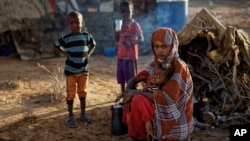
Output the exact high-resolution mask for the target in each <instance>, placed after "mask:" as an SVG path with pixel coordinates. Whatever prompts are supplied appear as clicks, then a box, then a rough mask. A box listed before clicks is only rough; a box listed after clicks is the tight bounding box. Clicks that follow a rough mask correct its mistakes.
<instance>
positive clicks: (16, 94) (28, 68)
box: [0, 0, 250, 141]
mask: <svg viewBox="0 0 250 141" xmlns="http://www.w3.org/2000/svg"><path fill="white" fill-rule="evenodd" d="M237 3H239V4H237ZM204 7H206V8H207V9H209V10H210V11H211V12H212V13H213V14H214V15H215V17H216V18H217V19H218V20H219V21H220V22H221V23H222V24H224V25H232V26H235V27H237V28H242V29H244V30H245V31H247V32H248V34H249V33H250V19H249V16H250V14H249V13H250V8H249V7H250V2H247V0H245V1H243V0H238V1H236V2H233V0H232V1H226V2H223V1H222V2H218V0H217V1H213V2H211V1H210V2H209V1H208V0H202V1H198V0H191V1H189V17H192V16H194V15H195V13H197V12H199V11H200V9H201V8H204ZM151 59H152V56H140V59H139V69H142V68H144V67H145V66H146V64H147V63H148V62H149V61H150V60H151ZM64 60H65V58H63V57H61V58H51V59H42V60H33V61H21V60H20V59H19V58H17V57H7V58H6V57H0V141H1V140H17V141H45V140H48V141H50V140H54V141H59V140H60V141H68V140H74V141H77V140H84V141H125V140H129V138H128V137H127V135H122V136H114V135H111V110H110V108H111V106H112V105H114V104H115V103H114V102H113V101H114V99H115V97H116V96H117V95H118V94H119V85H117V83H116V79H115V69H116V58H115V57H113V58H110V57H105V56H103V55H95V56H92V57H91V59H90V66H89V69H90V72H91V73H90V81H89V95H88V98H87V101H88V102H87V113H88V114H89V115H91V116H92V117H93V118H94V119H93V123H92V124H88V125H84V124H83V123H81V122H80V121H78V127H77V128H75V129H71V128H68V127H66V126H65V123H64V118H65V117H66V116H67V109H66V104H65V101H64V99H63V96H64V95H57V96H58V97H59V99H60V100H56V101H53V100H52V97H53V95H52V94H51V93H52V91H53V88H54V87H53V86H52V84H53V81H52V80H53V79H51V78H50V77H49V73H48V72H46V71H45V70H44V69H42V68H40V67H38V66H37V63H40V64H41V65H44V66H46V67H47V68H48V69H49V70H51V71H53V70H54V69H56V68H60V67H59V66H58V65H61V66H63V65H64ZM62 83H64V82H62ZM79 110H80V109H79V103H78V100H77V99H76V104H75V109H74V111H75V114H76V117H78V116H79V112H80V111H79ZM191 140H192V141H210V140H223V141H224V140H226V141H229V132H228V131H227V130H223V129H221V128H214V129H207V130H202V131H201V132H196V133H194V134H193V135H192V137H191Z"/></svg>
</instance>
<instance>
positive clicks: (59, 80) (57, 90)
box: [37, 63, 66, 100]
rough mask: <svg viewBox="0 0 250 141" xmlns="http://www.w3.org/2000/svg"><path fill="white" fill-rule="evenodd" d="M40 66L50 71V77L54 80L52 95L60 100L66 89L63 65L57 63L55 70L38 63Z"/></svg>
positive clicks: (54, 98)
mask: <svg viewBox="0 0 250 141" xmlns="http://www.w3.org/2000/svg"><path fill="white" fill-rule="evenodd" d="M37 65H38V67H40V68H42V69H44V70H45V71H47V72H48V74H49V78H50V79H51V82H52V89H53V90H52V96H53V98H52V99H53V100H59V99H60V98H61V96H62V94H63V92H64V91H65V87H66V86H65V77H64V75H63V73H64V69H63V67H62V66H60V65H59V64H57V65H56V66H55V67H54V68H53V70H49V69H48V68H47V67H46V66H44V65H41V64H39V63H37Z"/></svg>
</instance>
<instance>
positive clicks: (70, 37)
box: [54, 32, 96, 76]
mask: <svg viewBox="0 0 250 141" xmlns="http://www.w3.org/2000/svg"><path fill="white" fill-rule="evenodd" d="M95 45H96V43H95V40H94V39H93V37H92V36H91V35H90V34H89V33H85V32H83V33H81V34H67V35H64V36H62V37H61V38H59V39H58V40H57V41H56V42H55V43H54V47H55V48H60V47H62V48H63V49H64V50H66V52H67V54H68V56H67V60H66V66H65V71H64V72H65V75H66V76H69V75H71V74H76V73H80V72H83V73H86V74H88V56H89V53H90V52H91V51H92V50H93V49H94V47H95Z"/></svg>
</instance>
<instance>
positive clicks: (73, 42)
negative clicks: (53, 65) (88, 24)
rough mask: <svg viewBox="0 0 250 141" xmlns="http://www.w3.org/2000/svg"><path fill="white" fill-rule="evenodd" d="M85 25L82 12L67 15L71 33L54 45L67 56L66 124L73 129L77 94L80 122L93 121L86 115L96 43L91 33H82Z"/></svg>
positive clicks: (75, 125)
mask: <svg viewBox="0 0 250 141" xmlns="http://www.w3.org/2000/svg"><path fill="white" fill-rule="evenodd" d="M84 24H85V22H84V20H83V17H82V14H81V13H80V12H77V11H74V12H70V13H69V14H68V15H67V26H68V28H69V30H70V31H71V33H69V34H66V35H64V36H62V37H61V38H59V39H58V40H57V41H56V42H55V43H54V48H55V50H56V51H62V52H63V53H65V54H66V55H67V60H66V62H65V71H64V73H65V75H66V87H67V90H66V91H67V96H66V102H67V106H68V117H67V118H66V119H65V123H66V125H67V126H68V127H71V128H75V127H77V124H76V120H75V117H74V114H73V104H74V98H75V95H76V93H78V97H79V99H80V105H81V114H80V120H81V121H82V122H84V123H91V121H92V118H91V117H90V116H88V115H87V114H85V107H86V96H87V82H88V75H89V72H88V58H89V56H90V55H91V54H92V52H93V51H94V49H95V46H96V43H95V40H94V39H93V37H92V36H91V35H90V34H89V33H86V32H82V28H83V27H84Z"/></svg>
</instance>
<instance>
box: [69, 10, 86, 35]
mask: <svg viewBox="0 0 250 141" xmlns="http://www.w3.org/2000/svg"><path fill="white" fill-rule="evenodd" d="M84 24H85V22H84V20H83V17H82V14H81V13H80V12H78V11H73V12H70V13H69V14H68V15H67V26H68V28H69V30H70V31H71V33H73V34H78V33H81V31H82V27H83V26H84Z"/></svg>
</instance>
